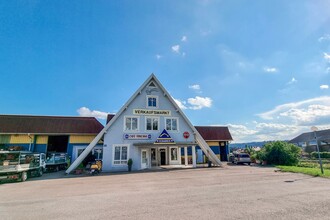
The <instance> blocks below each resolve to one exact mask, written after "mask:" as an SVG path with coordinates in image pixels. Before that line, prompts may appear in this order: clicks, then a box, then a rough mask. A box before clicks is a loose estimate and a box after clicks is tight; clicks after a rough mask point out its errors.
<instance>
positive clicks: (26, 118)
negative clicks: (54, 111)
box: [0, 115, 103, 134]
mask: <svg viewBox="0 0 330 220" xmlns="http://www.w3.org/2000/svg"><path fill="white" fill-rule="evenodd" d="M102 129H103V125H102V124H101V123H100V122H99V121H98V120H96V119H95V118H94V117H65V116H30V115H0V133H7V134H20V133H31V134H98V133H99V132H100V131H101V130H102Z"/></svg>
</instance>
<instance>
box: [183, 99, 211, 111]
mask: <svg viewBox="0 0 330 220" xmlns="http://www.w3.org/2000/svg"><path fill="white" fill-rule="evenodd" d="M188 103H189V104H190V105H191V107H189V109H193V110H199V109H202V108H210V107H211V106H212V99H211V98H209V97H200V96H196V97H195V98H189V99H188Z"/></svg>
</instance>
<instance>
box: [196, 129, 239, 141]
mask: <svg viewBox="0 0 330 220" xmlns="http://www.w3.org/2000/svg"><path fill="white" fill-rule="evenodd" d="M195 128H196V129H197V131H198V132H199V133H200V134H201V135H202V137H203V138H204V140H206V141H232V140H233V138H232V136H231V134H230V132H229V129H228V127H221V126H195Z"/></svg>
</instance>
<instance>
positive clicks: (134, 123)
mask: <svg viewBox="0 0 330 220" xmlns="http://www.w3.org/2000/svg"><path fill="white" fill-rule="evenodd" d="M138 130H139V118H138V117H125V131H138Z"/></svg>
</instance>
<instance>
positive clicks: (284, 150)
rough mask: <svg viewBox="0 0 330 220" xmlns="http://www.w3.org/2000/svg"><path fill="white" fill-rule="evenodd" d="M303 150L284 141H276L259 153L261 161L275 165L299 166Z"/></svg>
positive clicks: (268, 144)
mask: <svg viewBox="0 0 330 220" xmlns="http://www.w3.org/2000/svg"><path fill="white" fill-rule="evenodd" d="M300 155H301V149H300V148H299V147H297V146H296V145H294V144H289V143H287V142H284V141H275V142H271V143H267V144H265V146H264V147H263V148H262V149H261V150H260V151H259V152H258V155H257V158H258V159H259V160H263V161H267V163H268V164H274V165H297V164H298V162H299V157H300Z"/></svg>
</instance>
